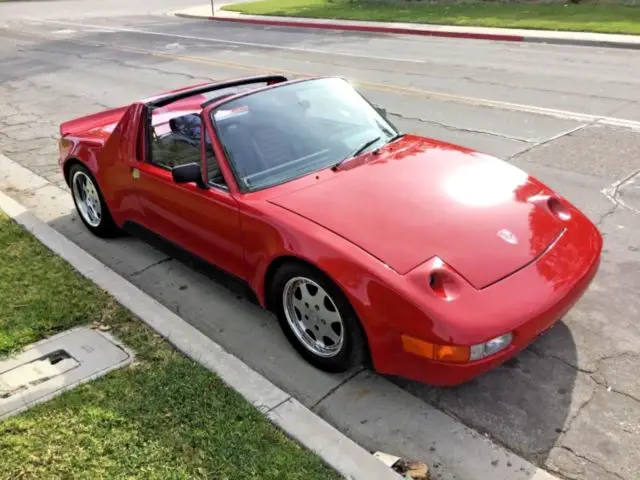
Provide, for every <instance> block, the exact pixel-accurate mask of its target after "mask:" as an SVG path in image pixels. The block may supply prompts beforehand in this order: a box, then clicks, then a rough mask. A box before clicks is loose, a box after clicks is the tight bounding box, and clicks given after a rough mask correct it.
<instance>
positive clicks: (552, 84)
mask: <svg viewBox="0 0 640 480" xmlns="http://www.w3.org/2000/svg"><path fill="white" fill-rule="evenodd" d="M2 7H4V5H0V15H2V12H3V10H2ZM24 8H25V9H28V10H29V15H30V16H31V17H33V16H34V15H35V14H34V13H33V12H32V9H33V7H32V6H27V7H24ZM104 8H105V9H106V7H104ZM158 8H160V7H158ZM11 9H12V10H9V9H7V11H10V12H11V15H12V16H11V17H2V18H3V19H5V20H3V21H4V23H5V26H4V27H3V28H0V152H3V153H5V154H6V155H8V156H10V157H11V158H12V159H14V160H16V161H18V162H20V163H21V164H22V165H24V166H26V167H27V168H29V169H31V170H33V171H34V172H36V173H38V174H39V175H42V176H44V177H45V178H47V179H48V180H49V181H50V182H52V183H54V184H56V185H58V186H61V187H65V186H64V182H63V180H62V178H61V176H60V173H59V171H58V169H57V165H56V160H57V159H56V153H57V145H56V138H57V133H58V125H59V124H60V122H62V121H64V120H67V119H69V118H71V117H74V116H76V115H82V114H88V113H92V112H94V111H97V110H101V109H104V108H108V107H113V106H118V105H121V104H125V103H128V102H131V101H134V100H136V99H137V98H141V97H147V96H150V95H152V94H154V93H158V92H161V91H164V90H168V89H171V88H176V87H179V86H183V85H185V84H190V83H197V82H200V81H204V80H208V79H222V78H230V77H237V76H241V75H246V74H256V73H261V72H264V71H273V72H280V71H285V72H293V76H298V75H300V74H336V75H343V76H346V77H348V78H350V79H353V81H354V82H356V83H358V82H362V83H363V86H362V90H363V92H364V93H365V94H366V95H367V96H368V97H369V98H370V99H371V100H372V101H374V102H375V103H379V104H381V105H384V106H385V107H386V108H387V109H388V111H389V112H390V115H391V117H392V120H393V121H394V123H396V124H397V125H398V126H399V127H400V128H401V129H403V130H405V131H413V132H416V133H420V134H425V135H429V136H433V137H436V138H440V139H442V140H446V141H451V142H455V143H460V144H463V145H466V146H470V147H473V148H476V149H478V150H480V151H484V152H486V153H489V154H493V155H496V156H499V157H501V158H504V159H506V160H508V161H510V162H512V163H513V164H515V165H517V166H518V167H521V168H523V169H525V170H526V171H528V172H530V173H531V174H533V175H535V176H537V177H539V178H540V179H541V180H543V181H544V182H546V183H547V184H548V185H550V186H551V187H552V188H555V189H557V190H558V191H559V192H560V193H561V194H563V195H565V196H566V197H567V198H568V199H569V200H571V201H572V202H574V203H575V204H576V205H577V206H578V207H580V208H581V209H583V211H585V213H586V214H587V215H588V216H589V217H590V218H591V219H592V220H593V221H594V222H596V223H597V224H598V226H599V228H600V229H601V231H602V233H603V235H604V238H605V247H604V248H605V250H604V254H603V260H602V266H601V269H600V272H599V274H598V276H597V277H596V279H595V281H594V283H593V285H592V287H591V288H590V289H589V291H588V292H587V294H586V295H585V297H584V298H583V299H582V300H581V301H580V302H579V303H578V304H577V305H576V306H575V308H574V309H573V310H572V311H571V312H570V313H569V314H568V315H566V317H565V318H563V319H562V321H561V322H559V323H558V324H557V325H556V326H555V327H554V328H553V329H552V330H550V331H549V332H547V333H546V334H545V335H544V336H543V337H541V338H540V339H539V340H538V341H537V342H536V343H535V344H533V345H532V346H531V347H530V348H529V349H527V350H526V351H524V352H523V353H522V354H521V355H519V356H518V357H516V358H515V359H513V360H511V361H509V362H507V364H505V365H504V366H502V367H500V368H498V369H496V370H495V371H493V372H491V373H489V374H487V375H485V376H483V377H480V378H478V379H475V380H473V381H471V382H470V383H468V384H466V385H463V386H461V387H458V388H451V389H440V388H432V387H429V386H426V385H421V384H417V383H413V382H407V381H404V380H400V379H391V380H392V381H393V382H394V383H395V384H396V385H398V386H400V387H402V388H403V389H405V390H406V391H408V392H410V393H411V394H412V395H414V396H415V397H417V398H418V399H420V400H421V401H423V402H427V403H429V404H431V405H434V406H436V407H437V408H439V409H441V410H443V411H445V412H446V413H448V414H450V415H452V416H454V417H455V418H457V419H459V420H460V421H461V422H463V423H464V424H466V425H468V426H470V427H472V428H474V429H476V430H478V431H479V432H481V433H484V434H487V435H488V436H490V437H491V438H492V439H493V440H495V441H496V442H498V443H500V444H502V445H504V446H506V447H507V448H508V449H510V450H511V451H513V452H516V453H517V454H519V455H521V456H523V457H525V458H527V459H528V460H530V461H532V462H533V463H535V464H537V465H539V466H541V467H543V468H546V469H548V470H550V471H553V472H556V473H557V474H559V475H560V476H561V477H564V478H568V479H577V480H609V479H623V480H637V479H638V478H640V380H638V375H637V372H638V369H639V368H640V180H639V179H640V131H636V130H632V129H625V128H617V127H613V126H607V125H602V124H600V123H599V122H598V121H596V120H591V119H585V120H576V119H575V118H562V117H561V116H556V117H554V116H548V115H539V114H536V113H534V112H533V111H531V112H527V111H510V110H507V109H501V108H498V107H488V106H486V105H482V104H474V103H473V102H472V101H466V102H465V101H464V100H457V101H445V100H442V99H437V98H433V96H431V97H429V95H417V94H412V93H411V90H410V89H414V90H415V89H421V90H424V91H437V92H443V93H446V94H449V95H459V96H461V97H464V98H480V99H488V100H492V101H502V102H514V103H518V104H521V105H531V106H533V107H544V108H552V109H558V110H569V111H572V112H577V113H584V114H589V115H596V116H616V117H620V118H623V119H626V120H634V121H640V113H639V112H640V109H638V102H639V101H640V57H638V56H637V54H636V53H635V52H632V51H624V50H620V51H619V50H611V49H592V48H584V47H560V46H555V47H549V46H544V45H533V44H526V45H506V44H501V43H498V42H480V41H479V42H475V41H469V40H462V41H458V40H446V39H416V38H409V37H401V36H398V37H396V36H381V35H380V36H373V35H366V34H357V33H337V32H329V33H323V32H318V31H314V32H309V31H300V30H292V29H279V28H268V27H267V28H255V27H250V26H241V25H235V26H226V25H223V24H220V25H215V27H212V25H211V24H209V23H208V22H198V21H190V20H184V19H177V18H170V17H161V16H149V15H139V16H133V15H130V14H125V13H124V12H120V11H118V12H116V13H114V14H113V15H107V14H106V13H105V15H104V16H100V15H98V14H95V15H93V16H92V17H93V18H91V19H83V18H76V19H74V20H73V21H74V22H76V23H77V24H76V25H67V26H65V25H61V24H55V23H46V22H44V23H38V22H35V21H27V20H25V19H24V18H21V15H20V11H21V10H19V8H18V7H15V6H12V7H11ZM122 9H124V7H122ZM54 16H55V15H53V14H52V13H51V12H47V13H46V14H43V17H46V18H53V17H54ZM65 18H66V19H68V17H67V16H65ZM85 23H86V24H87V26H83V24H85ZM101 25H102V26H104V27H108V28H105V29H102V30H101V29H100V28H99V26H101ZM120 27H125V28H127V29H129V30H134V31H119V30H118V28H120ZM108 29H112V31H106V30H108ZM61 32H64V33H61ZM149 32H151V33H149ZM184 37H197V38H184ZM207 38H210V39H211V41H210V42H209V41H207ZM219 40H224V42H220V41H219ZM234 42H237V43H234ZM247 43H251V44H252V45H247ZM253 44H265V45H270V46H275V47H268V48H260V47H256V46H255V45H253ZM278 45H279V46H283V47H296V48H297V49H304V48H309V49H311V50H312V51H309V52H307V53H305V52H304V51H300V50H278V48H277V46H278ZM331 51H334V52H335V54H331ZM323 52H324V53H323ZM373 52H376V53H375V56H376V57H377V58H367V55H369V54H371V55H373ZM381 57H385V58H387V60H384V59H381ZM375 85H387V86H388V88H380V87H376V86H375ZM394 86H397V87H400V88H394ZM65 188H66V187H65ZM65 222H66V223H65ZM72 222H73V219H66V220H64V222H63V221H62V220H61V221H60V222H59V223H57V224H56V226H57V228H59V229H60V230H61V231H63V232H64V231H71V230H70V229H71V228H72V227H71V226H70V225H71V224H72ZM65 229H66V230H65ZM77 241H78V242H80V243H82V242H84V244H83V247H85V248H87V249H89V250H90V251H92V253H94V254H95V255H96V256H99V255H100V249H101V248H103V247H102V244H97V243H96V242H95V240H93V239H91V238H90V237H82V238H81V239H79V240H77ZM145 248H147V247H144V246H137V245H134V246H130V245H128V244H127V245H125V246H124V247H121V249H120V252H119V254H120V256H121V257H120V258H119V257H116V256H114V257H112V258H111V260H110V261H111V262H112V263H111V265H112V266H113V268H116V269H119V272H121V274H123V275H125V276H127V277H128V278H130V279H131V278H134V279H135V280H136V282H138V283H137V284H139V285H142V286H145V288H156V287H157V288H160V287H158V285H163V286H162V289H161V290H158V292H160V293H158V294H157V295H155V296H156V297H157V298H159V300H160V301H163V302H164V303H166V304H167V305H168V306H170V308H173V309H174V310H175V311H179V312H180V313H181V314H182V315H191V314H193V318H194V320H193V321H194V322H196V323H197V322H199V323H198V326H199V328H200V327H201V328H202V329H203V331H207V332H210V334H211V335H222V334H223V333H224V330H225V328H228V327H220V326H219V325H214V324H207V323H206V315H204V316H203V315H202V314H200V316H198V315H196V313H197V312H202V311H203V310H205V309H204V307H199V306H197V305H199V304H198V302H199V301H200V298H201V297H204V296H206V295H211V292H210V291H208V290H206V289H204V288H200V287H197V288H196V287H194V286H193V283H191V282H192V281H195V280H193V278H194V274H193V273H192V271H191V270H190V269H191V267H190V266H189V267H185V266H184V265H183V264H182V263H179V262H174V261H170V260H171V259H170V258H169V257H167V255H166V254H164V253H160V252H157V253H153V254H151V256H152V257H153V258H152V259H151V260H149V259H146V260H144V261H143V260H142V255H141V253H140V252H142V251H143V250H142V249H145ZM149 248H150V247H149ZM91 249H93V250H91ZM144 251H145V252H147V251H148V250H144ZM145 254H146V253H145ZM124 258H126V259H127V260H126V261H125V260H124ZM220 281H221V282H224V280H220ZM187 285H188V287H187ZM214 295H220V296H223V295H226V294H225V293H220V292H218V293H215V294H214ZM238 296H239V295H238ZM233 301H236V303H234V304H233V305H234V307H233V308H234V309H235V310H229V311H228V312H227V313H228V314H229V315H234V314H236V315H237V314H238V312H240V313H241V314H242V313H243V312H244V314H246V315H258V314H257V313H255V311H254V310H252V308H253V307H250V306H246V305H245V303H246V302H245V303H242V302H241V300H239V299H238V298H237V297H234V298H233ZM194 305H195V306H194ZM229 308H231V307H229ZM193 312H196V313H193ZM259 318H261V320H260V322H261V323H260V328H263V327H264V328H267V327H265V325H267V323H268V321H269V319H268V318H267V317H259ZM266 337H267V338H268V339H269V341H272V340H271V339H273V338H275V337H273V335H271V334H269V335H266ZM273 341H275V340H273ZM278 341H279V340H278ZM230 345H231V344H230ZM265 345H266V344H261V346H260V347H259V348H257V349H256V350H257V355H258V354H264V353H265V352H267V353H268V352H271V353H268V358H267V359H264V358H263V359H262V360H260V362H266V363H268V362H274V363H273V365H272V366H266V367H264V366H263V367H262V368H263V369H267V370H268V373H269V375H271V377H272V379H273V377H274V376H275V378H276V380H278V379H279V380H280V383H281V384H282V383H286V381H288V380H286V379H284V378H280V377H284V376H285V375H287V376H291V374H290V372H289V371H284V372H283V373H279V372H278V370H279V367H278V366H279V365H281V364H278V361H279V360H278V359H277V358H276V357H278V356H279V355H282V356H283V358H284V357H286V355H285V354H284V353H273V352H272V350H269V347H268V346H265ZM279 345H282V347H281V348H282V349H286V348H287V347H286V346H285V345H284V344H282V343H281V344H279ZM229 348H230V349H232V347H229ZM244 355H245V356H247V355H251V353H244ZM252 358H253V357H252ZM286 358H289V360H288V361H289V362H291V361H293V362H296V361H298V362H301V360H296V359H295V357H286ZM291 359H294V360H291ZM255 361H258V360H255ZM260 365H262V364H260ZM269 365H271V364H269ZM276 367H278V368H276ZM296 368H299V369H300V370H299V372H306V371H307V370H304V368H305V367H302V366H297V367H296ZM278 375H280V377H278ZM360 377H361V372H351V373H350V374H349V375H346V376H345V377H344V378H338V379H331V380H326V381H325V380H323V382H325V383H322V385H318V386H316V387H313V388H311V387H309V388H307V389H306V390H305V388H306V387H304V388H303V387H302V386H299V387H296V386H294V387H291V388H298V389H299V390H298V391H297V392H296V393H298V394H299V395H300V396H302V398H303V400H304V402H305V403H306V404H307V405H310V406H312V407H313V408H314V410H315V411H320V412H324V415H325V416H326V417H327V418H332V415H337V414H336V413H333V412H332V411H331V410H330V409H329V408H328V406H327V405H330V404H331V403H330V401H331V398H342V397H340V395H341V392H342V391H344V389H345V385H347V384H348V383H351V382H353V381H357V380H358V378H360ZM323 378H324V377H323ZM276 383H278V382H276ZM325 387H326V388H325ZM314 389H316V390H314ZM342 395H343V396H344V394H343V393H342ZM334 407H335V405H334ZM365 413H366V412H365ZM354 428H355V427H354ZM392 428H394V427H393V426H389V429H392ZM406 435H407V436H410V434H409V433H407V434H406ZM409 440H410V438H409ZM403 445H404V444H403ZM397 448H400V449H402V448H405V447H404V446H398V447H397ZM407 448H408V450H407V451H408V452H409V451H410V452H411V453H412V454H413V453H414V452H415V451H416V450H410V449H409V447H407ZM412 448H413V447H412ZM426 448H427V447H424V450H425V455H430V454H431V453H433V452H432V451H431V450H430V451H429V452H427V451H426ZM432 448H434V451H435V449H436V448H437V447H432ZM399 453H401V454H402V453H403V452H399ZM436 475H438V476H436V478H450V477H446V476H444V474H442V475H443V476H442V477H440V476H439V475H440V473H438V472H436ZM451 478H453V477H451Z"/></svg>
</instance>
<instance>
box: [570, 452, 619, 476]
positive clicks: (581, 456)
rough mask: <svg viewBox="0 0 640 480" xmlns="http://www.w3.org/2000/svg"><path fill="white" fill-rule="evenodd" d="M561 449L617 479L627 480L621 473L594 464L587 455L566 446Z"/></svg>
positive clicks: (596, 463)
mask: <svg viewBox="0 0 640 480" xmlns="http://www.w3.org/2000/svg"><path fill="white" fill-rule="evenodd" d="M559 448H562V449H563V450H566V451H567V452H569V453H571V454H572V455H574V456H576V457H577V458H579V459H580V460H583V461H585V462H588V463H591V464H593V465H596V466H597V467H599V468H601V469H602V470H604V471H605V472H607V473H608V474H609V475H612V476H614V477H616V478H619V479H620V480H625V479H624V477H623V476H622V475H620V474H619V473H616V472H613V471H611V470H609V469H608V468H606V467H604V466H603V465H600V464H599V463H598V462H594V461H593V460H591V459H590V458H587V457H586V456H585V455H581V454H579V453H577V452H576V451H575V450H573V449H572V448H570V447H567V446H566V445H560V446H559Z"/></svg>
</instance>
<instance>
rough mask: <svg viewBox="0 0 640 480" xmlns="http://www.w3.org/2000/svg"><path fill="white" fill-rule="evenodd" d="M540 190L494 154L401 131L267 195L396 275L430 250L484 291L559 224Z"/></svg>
mask: <svg viewBox="0 0 640 480" xmlns="http://www.w3.org/2000/svg"><path fill="white" fill-rule="evenodd" d="M548 195H553V194H552V192H551V191H550V190H549V189H547V188H546V187H545V186H544V185H543V184H541V183H540V182H539V181H537V180H536V179H534V178H532V177H530V176H528V175H527V174H526V173H524V172H523V171H521V170H520V169H518V168H516V167H513V166H512V165H510V164H508V163H506V162H504V161H502V160H499V159H496V158H493V157H490V156H488V155H484V154H480V153H477V152H474V151H471V150H468V149H464V148H462V147H458V146H454V145H450V144H445V143H441V142H437V141H434V140H430V139H425V138H422V137H416V136H407V137H405V138H403V139H401V140H399V141H397V142H395V143H394V144H392V145H390V146H387V147H385V148H384V149H383V150H382V151H381V152H380V153H378V154H377V155H376V154H367V155H364V156H362V157H360V158H358V159H353V160H351V161H348V162H346V163H344V164H343V166H342V167H340V169H339V170H338V171H337V172H335V174H334V175H333V176H332V178H330V179H329V180H327V181H320V182H318V183H316V184H314V185H312V186H310V187H305V188H301V189H299V190H294V191H292V192H289V193H285V194H283V195H281V196H276V197H275V198H271V199H270V200H269V201H270V202H271V203H273V204H275V205H278V206H280V207H282V208H285V209H287V210H290V211H292V212H295V213H296V214H298V215H300V216H302V217H305V218H307V219H308V220H310V221H313V222H315V223H317V224H319V225H322V226H324V227H325V228H327V229H328V230H331V231H332V232H334V233H335V234H337V235H339V236H341V237H343V238H345V239H347V240H348V241H350V242H352V243H354V244H356V245H358V246H359V247H360V248H362V249H364V250H366V251H367V252H369V253H370V254H371V255H373V256H374V257H376V258H378V259H379V260H380V261H382V262H383V263H385V264H387V265H388V266H390V267H391V268H393V269H394V270H395V271H396V272H398V273H400V274H405V273H407V272H409V271H411V270H413V269H414V268H415V267H417V266H418V265H420V264H422V263H423V262H425V261H426V260H428V259H429V258H431V257H433V256H438V257H440V258H441V259H442V260H443V261H445V262H446V263H447V264H449V265H450V266H451V267H453V268H454V269H455V270H456V271H458V273H460V274H461V275H462V276H464V277H465V278H466V279H467V280H468V281H469V282H470V283H471V284H472V285H473V286H474V287H476V288H483V287H486V286H487V285H490V284H492V283H494V282H496V281H498V280H500V279H502V278H504V277H506V276H508V275H509V274H511V273H513V272H514V271H516V270H518V269H520V268H522V267H523V266H525V265H527V264H528V263H530V262H532V261H533V260H534V259H535V258H536V257H538V256H539V255H541V253H543V252H544V251H545V250H546V249H547V248H548V247H549V246H550V245H551V244H552V243H553V242H554V240H555V239H556V238H557V237H558V236H559V235H560V233H561V232H562V231H563V225H562V223H561V222H560V221H559V220H558V219H557V218H556V217H555V216H554V214H552V213H551V210H550V209H549V208H548Z"/></svg>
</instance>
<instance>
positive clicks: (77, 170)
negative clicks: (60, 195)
mask: <svg viewBox="0 0 640 480" xmlns="http://www.w3.org/2000/svg"><path fill="white" fill-rule="evenodd" d="M78 174H84V175H85V176H86V177H87V178H88V179H89V180H90V181H91V182H92V183H93V186H94V187H95V189H96V191H97V193H98V198H99V200H100V209H101V212H102V214H101V218H100V222H99V223H98V224H97V225H91V224H90V223H89V222H88V221H87V220H86V219H85V217H84V215H83V214H82V212H81V209H80V207H79V205H78V199H77V198H76V195H75V189H74V186H73V182H74V179H75V178H76V176H77V175H78ZM69 186H70V188H71V197H72V198H73V203H74V204H75V206H76V211H77V212H78V216H79V217H80V219H81V220H82V223H84V225H85V227H87V229H88V230H89V231H90V232H91V233H93V234H94V235H95V236H97V237H100V238H114V237H118V236H120V235H122V230H121V229H120V228H118V226H117V225H116V224H115V222H114V221H113V217H112V216H111V212H110V211H109V207H108V206H107V204H106V202H105V201H104V197H103V196H102V192H101V191H100V187H99V186H98V182H97V181H96V179H95V177H94V176H93V175H92V174H91V172H90V171H89V169H88V168H87V167H85V166H84V165H81V164H79V163H76V164H74V165H73V166H72V167H71V169H70V170H69Z"/></svg>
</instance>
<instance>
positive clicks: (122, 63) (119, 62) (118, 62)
mask: <svg viewBox="0 0 640 480" xmlns="http://www.w3.org/2000/svg"><path fill="white" fill-rule="evenodd" d="M69 43H75V44H77V45H84V46H91V47H95V48H109V49H112V50H115V51H117V52H122V51H126V52H129V53H134V54H138V55H145V54H146V55H150V54H152V53H153V52H151V53H147V52H138V51H133V50H125V49H124V48H123V47H119V46H118V45H109V44H101V43H96V42H91V43H89V42H86V43H85V42H79V41H69ZM29 51H33V52H41V53H55V54H60V55H63V54H66V55H68V56H73V57H76V58H77V59H79V60H84V61H92V60H98V61H100V62H109V63H113V64H115V65H117V66H119V67H124V68H133V69H136V70H147V71H150V72H156V73H162V74H163V75H177V76H180V77H184V78H188V79H190V80H196V81H201V80H206V81H209V80H210V79H209V78H204V77H198V76H196V75H191V74H188V73H184V72H176V71H172V70H164V69H162V68H157V67H149V66H141V65H139V64H136V65H134V64H131V63H127V62H126V61H125V60H121V59H117V58H105V57H101V56H95V55H93V54H90V53H73V54H69V53H67V52H64V53H63V52H61V51H58V50H55V49H45V48H35V47H32V48H30V49H29Z"/></svg>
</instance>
